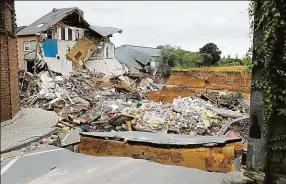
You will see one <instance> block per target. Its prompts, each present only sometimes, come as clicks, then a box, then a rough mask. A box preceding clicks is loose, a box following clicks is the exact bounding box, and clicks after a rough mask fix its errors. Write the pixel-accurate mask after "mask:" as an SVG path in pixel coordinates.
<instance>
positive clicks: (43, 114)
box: [1, 108, 58, 153]
mask: <svg viewBox="0 0 286 184" xmlns="http://www.w3.org/2000/svg"><path fill="white" fill-rule="evenodd" d="M57 123H58V115H57V114H56V113H55V112H53V111H45V110H42V109H40V108H24V109H22V110H20V111H19V112H18V114H17V115H16V118H13V120H12V121H7V123H6V122H3V123H1V153H5V152H8V151H13V150H15V149H19V148H22V147H25V146H26V145H28V144H29V143H31V142H34V141H38V140H40V139H42V138H43V137H45V136H49V135H51V134H52V133H53V132H54V131H55V130H56V128H55V125H56V124H57Z"/></svg>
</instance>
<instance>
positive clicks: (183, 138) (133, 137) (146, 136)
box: [80, 131, 241, 147]
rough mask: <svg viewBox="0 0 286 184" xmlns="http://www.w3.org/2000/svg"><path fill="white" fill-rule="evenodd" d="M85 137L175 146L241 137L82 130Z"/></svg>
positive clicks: (219, 143)
mask: <svg viewBox="0 0 286 184" xmlns="http://www.w3.org/2000/svg"><path fill="white" fill-rule="evenodd" d="M80 135H82V136H84V137H98V138H109V139H110V140H113V139H118V138H119V139H122V140H124V141H126V142H137V143H150V144H161V145H169V146H171V145H173V146H184V147H186V146H189V147H208V145H209V143H212V145H213V146H215V145H225V144H228V143H234V142H239V141H241V139H237V138H226V137H215V136H188V135H179V134H164V133H149V132H137V131H133V132H82V133H80Z"/></svg>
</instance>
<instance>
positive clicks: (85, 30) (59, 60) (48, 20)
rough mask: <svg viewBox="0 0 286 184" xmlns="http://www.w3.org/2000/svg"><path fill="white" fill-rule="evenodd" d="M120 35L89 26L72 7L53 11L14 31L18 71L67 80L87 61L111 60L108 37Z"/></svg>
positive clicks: (115, 29)
mask: <svg viewBox="0 0 286 184" xmlns="http://www.w3.org/2000/svg"><path fill="white" fill-rule="evenodd" d="M121 32H122V30H121V29H117V28H113V27H100V26H91V25H90V24H89V23H88V22H86V20H85V19H84V17H83V12H82V11H81V10H80V9H78V8H76V7H74V8H62V9H56V8H54V9H53V10H52V11H51V12H49V13H48V14H46V15H44V16H43V17H41V18H39V19H38V20H36V21H35V22H34V23H32V24H30V25H28V26H26V27H22V28H21V29H20V27H19V29H18V30H17V36H18V38H17V39H18V61H19V68H20V70H28V71H30V72H31V73H39V72H40V71H42V70H46V69H49V70H51V71H54V72H57V73H61V74H62V75H65V76H69V75H70V73H71V72H72V71H76V70H81V69H83V68H84V64H85V62H86V61H87V60H92V61H94V62H96V61H98V62H102V61H103V62H104V60H108V59H113V60H114V51H115V49H114V44H113V43H111V42H110V40H109V37H111V36H112V34H114V33H121ZM42 63H44V64H42ZM39 65H40V66H41V67H39ZM44 65H45V66H46V67H45V68H44V67H43V66H44ZM88 66H90V65H88ZM91 66H92V64H91ZM117 67H118V66H117ZM119 68H122V67H119ZM111 70H113V69H111ZM103 73H106V74H107V73H110V72H107V71H104V72H103ZM120 75H122V72H121V73H120Z"/></svg>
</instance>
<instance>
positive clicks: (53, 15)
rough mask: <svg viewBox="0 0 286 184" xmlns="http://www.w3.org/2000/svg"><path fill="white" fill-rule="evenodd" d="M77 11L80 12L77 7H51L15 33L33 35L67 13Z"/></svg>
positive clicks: (50, 25) (56, 21)
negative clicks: (47, 11) (44, 13)
mask: <svg viewBox="0 0 286 184" xmlns="http://www.w3.org/2000/svg"><path fill="white" fill-rule="evenodd" d="M75 11H78V12H81V10H80V9H78V8H77V7H72V8H61V9H55V8H54V9H53V10H52V11H51V12H49V13H48V14H46V15H44V16H43V17H41V18H39V19H38V20H36V21H35V22H33V23H32V24H30V25H29V26H27V27H25V28H24V29H22V30H21V31H19V32H18V33H17V35H18V36H21V35H35V34H37V33H40V32H44V31H46V30H47V29H49V28H50V27H52V26H54V25H55V24H56V23H58V22H59V21H61V20H62V19H64V18H65V17H66V16H67V15H70V14H72V13H73V12H75Z"/></svg>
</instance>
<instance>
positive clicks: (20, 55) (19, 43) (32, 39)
mask: <svg viewBox="0 0 286 184" xmlns="http://www.w3.org/2000/svg"><path fill="white" fill-rule="evenodd" d="M36 38H37V36H36V35H33V36H18V37H17V47H18V64H19V69H20V70H24V62H23V60H24V55H25V54H27V53H29V52H25V51H24V42H25V41H28V42H33V43H31V47H32V48H31V50H32V49H33V45H35V44H34V43H35V41H36Z"/></svg>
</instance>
